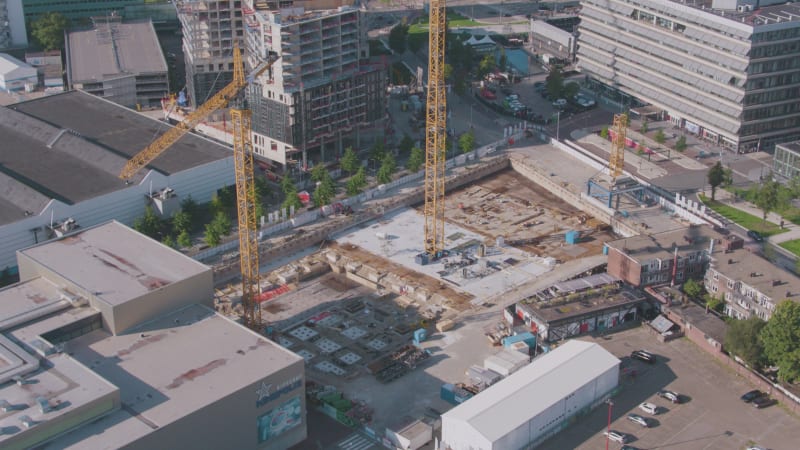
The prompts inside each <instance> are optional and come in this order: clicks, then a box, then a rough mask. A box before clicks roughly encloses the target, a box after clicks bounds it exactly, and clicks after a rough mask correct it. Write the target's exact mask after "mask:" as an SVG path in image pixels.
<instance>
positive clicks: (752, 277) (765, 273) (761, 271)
mask: <svg viewBox="0 0 800 450" xmlns="http://www.w3.org/2000/svg"><path fill="white" fill-rule="evenodd" d="M711 267H712V268H714V269H715V270H717V271H719V272H720V273H722V274H724V275H725V276H727V277H728V278H730V279H732V280H737V281H741V282H742V283H743V284H746V285H748V286H750V287H752V288H754V289H756V290H758V292H760V293H762V294H764V295H766V296H767V297H769V298H771V299H773V301H775V302H778V301H780V300H783V299H790V300H794V301H798V300H800V278H798V277H797V276H796V275H794V274H793V273H791V272H788V271H786V270H784V269H782V268H781V267H779V266H776V265H774V264H772V263H771V262H769V261H768V260H766V259H764V258H762V257H761V256H759V255H757V254H755V253H753V252H751V251H748V250H747V249H745V248H740V249H736V250H734V251H733V252H730V253H725V252H724V249H723V248H721V246H718V247H715V248H714V254H713V262H712V263H711Z"/></svg>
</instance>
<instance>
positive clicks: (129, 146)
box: [3, 91, 231, 176]
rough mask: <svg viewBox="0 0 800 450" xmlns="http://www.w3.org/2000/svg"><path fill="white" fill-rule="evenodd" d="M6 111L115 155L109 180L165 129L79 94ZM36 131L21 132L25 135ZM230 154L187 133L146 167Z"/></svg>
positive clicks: (169, 170) (186, 165) (175, 168)
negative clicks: (116, 158) (64, 131)
mask: <svg viewBox="0 0 800 450" xmlns="http://www.w3.org/2000/svg"><path fill="white" fill-rule="evenodd" d="M9 108H11V109H13V110H14V111H19V112H21V113H24V114H26V115H28V116H30V117H33V118H36V119H38V120H39V121H41V122H46V123H48V124H51V125H53V126H55V127H58V128H59V129H65V130H67V131H71V132H74V133H76V134H78V135H79V136H80V137H81V138H83V140H84V141H90V142H94V143H96V144H97V145H99V146H101V147H103V148H105V149H106V151H107V152H108V153H112V154H116V155H119V156H121V157H122V162H121V163H120V164H119V166H113V167H105V166H104V167H105V169H106V170H107V171H109V172H110V173H111V174H112V175H114V176H117V175H118V174H119V172H120V170H122V166H123V165H124V163H125V162H126V161H127V160H128V159H129V158H131V157H132V156H134V155H136V154H137V153H139V151H141V150H142V149H144V148H145V147H146V146H147V145H148V144H150V142H152V140H153V139H155V137H157V136H160V135H162V134H164V133H165V132H166V131H167V130H168V129H169V128H170V125H167V124H166V123H164V122H161V121H158V120H156V119H153V118H150V117H148V116H146V115H143V114H139V113H137V112H136V111H133V110H131V109H128V108H125V107H124V106H120V105H117V104H116V103H113V102H110V101H108V100H104V99H102V98H100V97H97V96H95V95H92V94H87V93H86V92H83V91H70V92H65V93H63V94H56V95H49V96H46V97H42V98H37V99H34V100H29V101H26V102H22V103H17V104H14V105H11V106H9ZM37 131H38V130H36V129H34V130H27V129H26V130H25V133H35V132H37ZM62 137H63V136H62ZM3 147H4V148H5V147H6V146H3ZM17 153H18V152H17ZM15 154H16V153H15ZM230 156H231V151H230V150H229V149H227V148H226V147H224V146H222V145H220V144H217V143H215V142H213V141H211V140H208V139H205V138H203V137H200V136H197V135H195V134H187V135H186V136H184V137H182V138H181V139H180V140H179V141H178V142H176V143H175V144H173V145H172V146H171V147H170V148H169V150H168V151H166V152H164V153H163V154H161V156H159V157H158V158H156V159H155V160H154V161H153V162H152V163H150V164H149V165H148V167H150V168H152V169H154V170H156V171H158V172H161V173H163V174H165V175H171V174H173V173H176V172H180V171H183V170H187V169H190V168H192V167H196V166H200V165H203V164H207V163H210V162H213V161H217V160H219V159H224V158H228V157H230ZM86 163H87V164H88V162H86ZM62 172H63V170H61V171H59V172H55V173H49V175H50V176H56V175H58V176H60V175H61V173H62Z"/></svg>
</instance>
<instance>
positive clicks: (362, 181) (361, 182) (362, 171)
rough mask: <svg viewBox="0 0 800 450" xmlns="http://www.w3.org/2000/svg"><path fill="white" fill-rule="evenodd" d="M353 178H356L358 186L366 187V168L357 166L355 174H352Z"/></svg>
mask: <svg viewBox="0 0 800 450" xmlns="http://www.w3.org/2000/svg"><path fill="white" fill-rule="evenodd" d="M353 178H355V179H356V182H357V184H358V186H359V187H361V188H363V187H366V186H367V169H366V168H364V166H361V167H359V168H358V171H357V172H356V174H355V175H353Z"/></svg>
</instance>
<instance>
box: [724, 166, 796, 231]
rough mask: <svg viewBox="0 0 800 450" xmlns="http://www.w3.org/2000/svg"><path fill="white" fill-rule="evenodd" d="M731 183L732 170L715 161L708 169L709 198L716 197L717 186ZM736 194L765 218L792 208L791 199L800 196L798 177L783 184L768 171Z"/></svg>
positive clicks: (728, 185)
mask: <svg viewBox="0 0 800 450" xmlns="http://www.w3.org/2000/svg"><path fill="white" fill-rule="evenodd" d="M732 183H733V172H732V171H731V169H730V168H725V167H723V166H722V163H720V162H719V161H717V163H716V164H714V165H713V166H712V167H711V168H710V169H709V170H708V184H710V185H711V200H715V199H716V191H717V188H718V187H719V186H725V187H730V186H731V185H732ZM735 194H736V195H737V196H740V197H742V198H744V199H745V200H747V201H749V202H751V203H753V204H754V205H756V206H757V207H758V209H760V210H761V213H762V217H761V218H762V219H763V220H767V215H768V214H769V213H770V212H773V211H776V212H778V213H781V214H783V213H786V212H787V211H789V210H790V209H792V208H793V206H792V200H794V199H796V198H800V178H798V177H795V178H793V179H791V180H789V183H788V184H786V185H784V184H781V183H780V182H778V180H776V179H775V178H774V177H773V175H772V172H771V171H770V172H769V173H767V175H765V176H763V177H762V180H761V183H759V184H753V185H751V186H749V187H748V188H746V189H737V190H736V191H735Z"/></svg>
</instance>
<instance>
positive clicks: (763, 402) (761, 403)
mask: <svg viewBox="0 0 800 450" xmlns="http://www.w3.org/2000/svg"><path fill="white" fill-rule="evenodd" d="M752 403H753V406H755V407H756V409H763V408H766V407H768V406H772V405H774V404H776V403H778V401H777V400H775V399H774V398H772V397H767V396H766V395H765V396H763V397H758V398H757V399H755V400H753V402H752Z"/></svg>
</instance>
